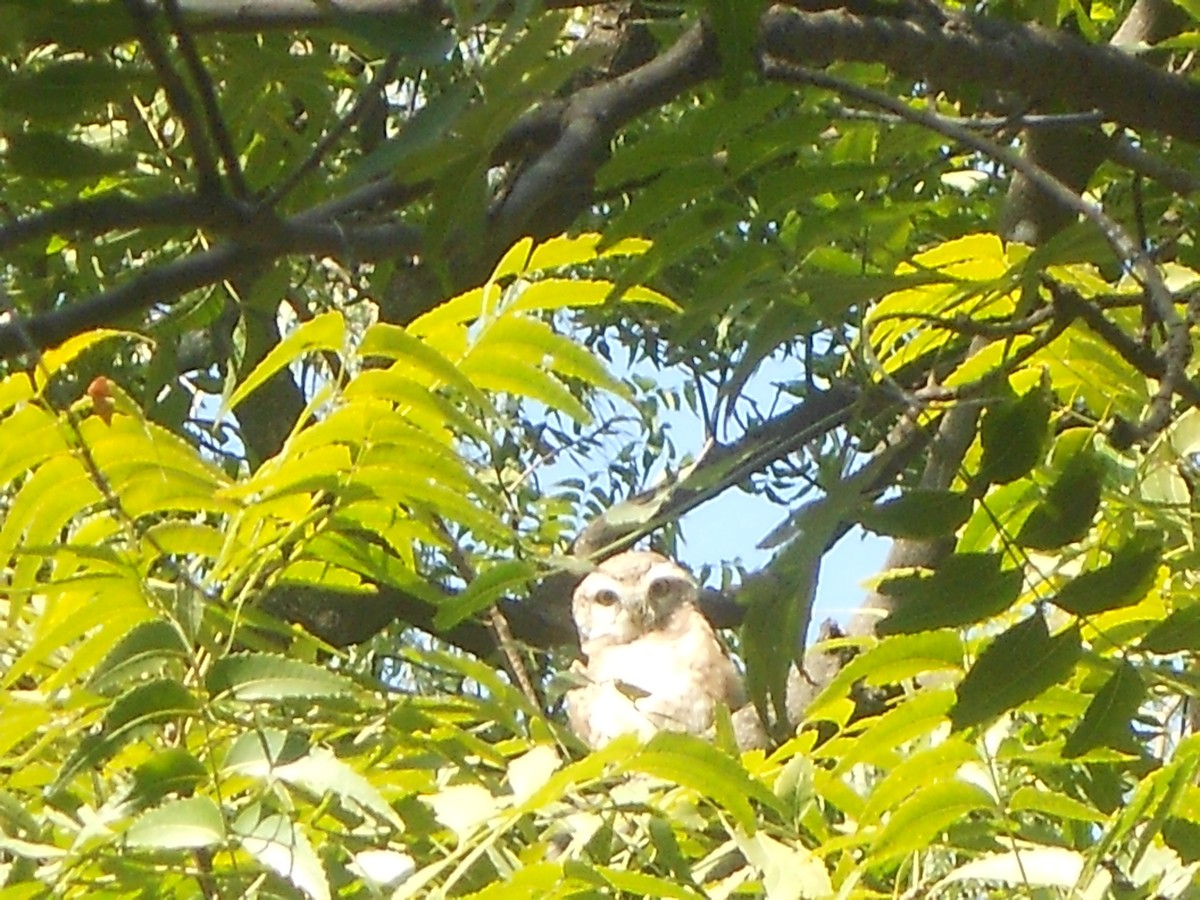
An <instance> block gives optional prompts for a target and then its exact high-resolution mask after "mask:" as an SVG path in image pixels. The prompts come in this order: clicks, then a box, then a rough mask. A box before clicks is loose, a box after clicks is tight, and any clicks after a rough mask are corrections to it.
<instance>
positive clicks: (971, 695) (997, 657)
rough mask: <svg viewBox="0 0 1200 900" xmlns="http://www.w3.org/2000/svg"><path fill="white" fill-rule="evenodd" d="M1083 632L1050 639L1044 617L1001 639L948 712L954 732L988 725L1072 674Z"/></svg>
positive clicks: (979, 661) (1038, 616)
mask: <svg viewBox="0 0 1200 900" xmlns="http://www.w3.org/2000/svg"><path fill="white" fill-rule="evenodd" d="M1080 652H1081V645H1080V641H1079V628H1078V627H1072V628H1069V629H1067V630H1066V631H1064V632H1062V633H1061V634H1058V635H1056V636H1055V637H1053V638H1052V637H1050V630H1049V628H1048V627H1047V626H1046V619H1045V617H1044V616H1043V615H1042V614H1041V613H1040V612H1037V613H1034V614H1033V615H1032V616H1030V617H1029V618H1027V619H1025V620H1023V621H1021V622H1018V623H1017V624H1016V625H1014V626H1012V627H1011V628H1009V629H1008V630H1007V631H1005V632H1004V633H1002V634H1000V635H999V636H997V637H996V638H995V639H994V640H993V641H992V642H991V643H990V644H989V645H988V646H987V648H986V649H985V650H984V651H983V653H982V654H980V656H979V659H977V660H976V661H975V665H973V666H972V667H971V670H970V671H969V672H967V674H966V677H964V678H963V680H962V683H960V684H959V686H958V700H957V701H956V702H955V704H954V708H953V709H951V710H950V724H951V726H952V727H953V728H954V729H955V730H958V729H962V728H968V727H970V726H972V725H979V724H982V723H984V722H987V721H989V720H991V719H993V718H995V717H996V716H998V715H1000V714H1001V713H1005V712H1007V711H1008V710H1010V709H1014V708H1015V707H1017V706H1020V705H1021V704H1022V703H1025V702H1027V701H1029V700H1032V699H1033V698H1034V697H1036V696H1037V695H1038V694H1040V693H1042V691H1044V690H1046V689H1047V688H1049V687H1050V686H1052V685H1055V684H1058V683H1059V682H1061V681H1064V680H1066V678H1067V677H1068V676H1069V675H1070V674H1071V672H1072V671H1073V670H1074V668H1075V663H1076V661H1077V660H1078V659H1079V654H1080Z"/></svg>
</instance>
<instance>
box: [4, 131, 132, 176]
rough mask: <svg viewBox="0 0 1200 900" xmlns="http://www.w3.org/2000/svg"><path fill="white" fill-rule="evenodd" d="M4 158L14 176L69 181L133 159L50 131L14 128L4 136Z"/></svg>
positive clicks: (104, 171)
mask: <svg viewBox="0 0 1200 900" xmlns="http://www.w3.org/2000/svg"><path fill="white" fill-rule="evenodd" d="M4 159H5V160H6V161H7V163H8V169H9V171H10V172H12V173H13V174H14V175H23V176H25V177H26V178H38V179H56V180H62V181H73V182H79V181H92V180H94V179H97V178H101V177H102V176H105V175H112V174H114V173H117V172H120V171H121V170H122V169H124V168H126V167H127V166H129V165H130V164H131V163H132V162H133V161H134V157H133V156H132V154H128V153H107V152H105V151H103V150H100V149H98V148H96V147H93V146H92V145H91V144H85V143H83V142H82V141H78V140H73V139H71V138H69V137H67V136H66V135H64V134H60V133H57V132H52V131H18V132H14V133H12V134H10V135H8V151H7V152H6V153H5V154H4Z"/></svg>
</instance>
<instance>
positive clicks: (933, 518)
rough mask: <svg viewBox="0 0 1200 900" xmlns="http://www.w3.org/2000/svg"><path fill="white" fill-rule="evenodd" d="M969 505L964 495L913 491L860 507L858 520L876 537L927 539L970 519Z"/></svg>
mask: <svg viewBox="0 0 1200 900" xmlns="http://www.w3.org/2000/svg"><path fill="white" fill-rule="evenodd" d="M973 505H974V504H973V501H972V500H971V498H970V497H969V496H967V495H966V494H961V493H958V492H956V491H933V490H925V489H922V488H917V489H915V490H911V491H905V492H904V493H903V494H902V495H901V496H899V497H896V498H895V499H893V500H886V501H884V502H883V503H880V504H878V505H875V506H868V507H866V508H864V509H863V510H862V511H861V512H860V513H859V517H858V521H859V523H860V524H861V525H862V526H863V527H864V528H866V529H867V530H869V531H874V532H875V533H876V534H886V535H889V536H891V537H899V538H908V539H910V540H929V539H931V538H936V537H942V536H944V535H950V534H953V533H954V532H955V531H957V530H958V529H959V527H961V526H962V525H963V523H965V522H966V521H967V519H969V518H970V517H971V509H972V508H973Z"/></svg>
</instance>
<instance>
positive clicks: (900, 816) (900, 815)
mask: <svg viewBox="0 0 1200 900" xmlns="http://www.w3.org/2000/svg"><path fill="white" fill-rule="evenodd" d="M994 806H995V800H993V799H992V796H991V795H990V794H988V792H987V791H985V790H984V789H983V788H981V787H979V786H978V785H975V784H971V783H969V782H966V781H960V780H958V779H950V780H948V781H939V782H935V783H934V784H931V785H928V786H927V787H925V788H924V789H923V790H920V791H917V792H916V793H915V794H913V795H912V796H911V797H909V798H908V800H906V801H905V802H904V803H903V804H901V806H900V808H899V809H897V810H896V811H895V812H894V813H892V816H891V818H890V819H888V823H887V825H886V826H884V829H883V831H882V832H881V833H880V835H879V837H878V838H876V840H875V844H874V848H873V850H874V853H875V854H877V855H878V856H880V857H885V858H886V857H893V856H898V855H901V854H905V853H911V852H913V851H914V850H918V849H922V848H927V847H930V846H934V845H935V844H936V842H937V839H938V836H939V835H940V834H941V833H942V832H943V831H945V830H946V829H947V828H948V827H950V826H951V825H953V824H954V823H955V822H959V821H963V820H964V819H966V818H968V817H969V816H970V814H971V813H973V812H976V811H978V810H981V809H984V810H986V809H991V808H992V807H994Z"/></svg>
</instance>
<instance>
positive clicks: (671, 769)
mask: <svg viewBox="0 0 1200 900" xmlns="http://www.w3.org/2000/svg"><path fill="white" fill-rule="evenodd" d="M622 768H623V769H625V770H627V771H631V772H642V773H644V774H646V775H653V776H655V777H656V778H663V779H666V780H667V781H672V782H674V783H675V784H680V785H683V786H684V787H689V788H691V789H692V790H694V791H696V792H698V793H699V794H701V795H702V796H705V797H708V798H710V799H711V800H713V801H714V802H716V804H717V805H718V806H720V807H722V808H723V809H725V810H726V811H728V812H729V814H730V815H732V816H733V818H734V820H735V821H736V822H737V823H738V825H740V826H741V827H742V828H743V829H745V830H746V831H747V832H749V833H751V834H753V833H754V831H755V827H756V822H757V819H756V816H755V813H754V807H753V806H752V805H751V803H750V801H751V800H757V801H758V802H759V803H761V804H762V805H764V806H766V807H769V808H776V807H778V805H779V798H777V797H776V796H775V794H774V793H772V792H771V791H770V790H769V789H768V788H767V786H766V785H765V784H763V783H762V782H760V781H756V780H755V779H753V778H751V777H750V775H749V774H748V773H747V772H746V770H745V769H744V768H742V766H741V763H739V762H738V761H737V760H736V759H734V758H733V757H731V756H730V755H729V754H727V753H724V752H722V751H720V750H718V749H717V748H716V747H714V746H713V745H712V744H710V743H708V742H707V741H704V740H701V739H699V738H696V737H693V736H692V735H689V734H679V733H676V732H670V731H662V732H659V733H658V734H656V735H655V736H654V737H653V738H651V739H650V741H649V743H647V744H646V745H645V747H643V748H642V749H641V750H639V751H637V752H636V753H634V754H633V756H632V757H630V758H629V759H628V761H627V762H625V763H624V764H623V765H622Z"/></svg>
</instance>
